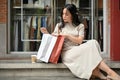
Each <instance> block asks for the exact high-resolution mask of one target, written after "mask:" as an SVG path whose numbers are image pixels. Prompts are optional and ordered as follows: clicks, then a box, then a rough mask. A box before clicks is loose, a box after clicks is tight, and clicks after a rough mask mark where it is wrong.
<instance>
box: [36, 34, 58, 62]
mask: <svg viewBox="0 0 120 80" xmlns="http://www.w3.org/2000/svg"><path fill="white" fill-rule="evenodd" d="M56 41H57V37H56V36H52V35H50V34H43V36H42V40H41V44H40V47H39V50H38V53H37V59H39V60H41V61H43V62H46V63H48V61H49V58H50V55H51V53H52V50H53V48H54V46H55V43H56Z"/></svg>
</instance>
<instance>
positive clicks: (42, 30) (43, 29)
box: [40, 27, 49, 34]
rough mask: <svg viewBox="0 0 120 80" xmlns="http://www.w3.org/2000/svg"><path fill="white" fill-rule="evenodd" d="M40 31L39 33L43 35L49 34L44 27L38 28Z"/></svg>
mask: <svg viewBox="0 0 120 80" xmlns="http://www.w3.org/2000/svg"><path fill="white" fill-rule="evenodd" d="M40 31H41V32H42V33H43V34H49V32H48V31H47V29H46V28H44V27H42V28H40Z"/></svg>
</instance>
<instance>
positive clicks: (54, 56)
mask: <svg viewBox="0 0 120 80" xmlns="http://www.w3.org/2000/svg"><path fill="white" fill-rule="evenodd" d="M63 43H64V37H63V36H61V35H59V36H58V38H57V41H56V43H55V46H54V48H53V50H52V53H51V56H50V58H49V62H51V63H54V64H57V63H58V59H59V57H60V54H61V49H62V46H63Z"/></svg>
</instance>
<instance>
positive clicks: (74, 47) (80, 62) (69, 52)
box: [54, 23, 102, 79]
mask: <svg viewBox="0 0 120 80" xmlns="http://www.w3.org/2000/svg"><path fill="white" fill-rule="evenodd" d="M58 26H59V24H57V25H56V27H55V30H54V33H58ZM63 33H64V34H71V35H74V36H78V35H80V36H84V25H83V24H80V25H79V26H77V27H74V26H72V25H71V24H68V23H67V24H66V25H65V27H64V28H62V31H61V32H60V34H63ZM100 53H101V50H100V46H99V44H98V42H97V41H96V40H88V41H87V42H86V43H82V44H79V45H78V44H75V43H73V42H71V41H70V40H68V39H65V42H64V45H63V49H62V54H61V55H62V61H63V63H64V64H65V65H66V66H67V67H68V68H69V69H70V71H71V72H72V73H73V74H74V75H75V76H77V77H79V78H84V79H90V77H91V75H92V71H93V70H94V69H95V68H96V67H97V66H98V64H99V63H100V62H101V61H102V58H101V56H100Z"/></svg>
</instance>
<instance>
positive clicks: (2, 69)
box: [0, 60, 120, 77]
mask: <svg viewBox="0 0 120 80" xmlns="http://www.w3.org/2000/svg"><path fill="white" fill-rule="evenodd" d="M105 62H106V63H107V64H108V65H109V66H110V67H111V68H113V69H117V71H120V62H117V61H110V60H105ZM0 76H10V77H12V76H18V77H20V76H33V77H34V76H38V77H40V76H41V77H42V76H64V77H65V76H70V77H73V74H72V73H71V72H70V71H69V69H68V68H67V67H66V66H65V65H64V64H63V63H58V64H52V63H41V62H37V63H31V61H30V60H28V61H27V60H21V61H20V60H0Z"/></svg>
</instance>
